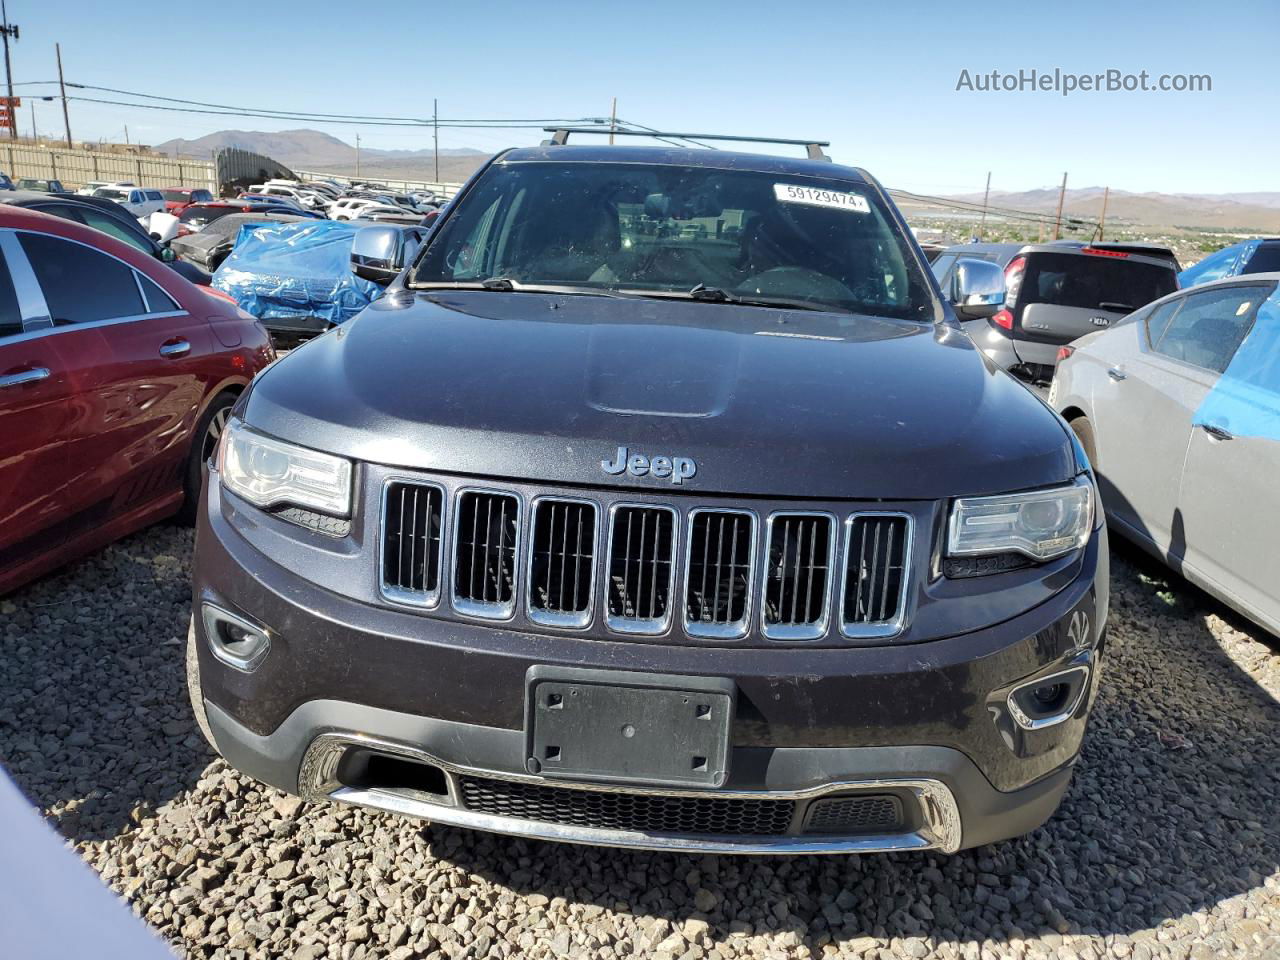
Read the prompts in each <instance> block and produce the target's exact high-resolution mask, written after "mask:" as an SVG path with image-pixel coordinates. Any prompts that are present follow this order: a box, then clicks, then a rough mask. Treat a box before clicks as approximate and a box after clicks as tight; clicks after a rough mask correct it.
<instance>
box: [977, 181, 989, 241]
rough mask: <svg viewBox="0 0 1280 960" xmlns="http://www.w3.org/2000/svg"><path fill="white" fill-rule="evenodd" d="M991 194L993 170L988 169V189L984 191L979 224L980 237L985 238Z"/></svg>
mask: <svg viewBox="0 0 1280 960" xmlns="http://www.w3.org/2000/svg"><path fill="white" fill-rule="evenodd" d="M990 196H991V171H990V170H988V171H987V189H985V190H983V191H982V221H981V222H980V223H979V224H978V239H979V240H982V239H984V238H985V234H986V229H987V198H988V197H990Z"/></svg>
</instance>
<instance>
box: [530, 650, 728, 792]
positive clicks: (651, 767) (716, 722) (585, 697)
mask: <svg viewBox="0 0 1280 960" xmlns="http://www.w3.org/2000/svg"><path fill="white" fill-rule="evenodd" d="M735 693H736V686H735V684H734V683H733V681H732V680H729V679H727V678H724V677H683V676H674V675H668V674H654V673H633V672H630V671H622V670H591V669H585V668H579V667H548V666H541V665H540V666H534V667H531V668H530V669H529V672H528V675H527V677H526V691H525V765H526V769H527V770H528V771H529V772H530V773H535V774H538V775H540V776H543V777H549V778H553V779H571V780H581V781H598V782H606V783H629V784H638V785H639V784H643V785H647V786H673V787H721V786H723V785H724V783H725V781H726V780H727V779H728V776H729V731H730V729H731V727H732V724H733V712H734V700H735Z"/></svg>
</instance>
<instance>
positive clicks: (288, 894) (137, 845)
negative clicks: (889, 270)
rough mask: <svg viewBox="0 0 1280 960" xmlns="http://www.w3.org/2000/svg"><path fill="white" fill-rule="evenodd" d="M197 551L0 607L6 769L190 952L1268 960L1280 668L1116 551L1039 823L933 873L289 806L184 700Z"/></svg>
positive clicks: (917, 861) (1248, 632)
mask: <svg viewBox="0 0 1280 960" xmlns="http://www.w3.org/2000/svg"><path fill="white" fill-rule="evenodd" d="M190 546H191V540H190V533H189V532H188V531H185V530H180V529H177V528H174V527H169V526H161V527H157V528H155V529H153V530H150V531H148V532H147V533H144V534H141V535H139V536H136V537H133V538H131V539H130V540H127V541H125V542H123V543H121V544H118V545H116V546H114V547H111V548H109V549H107V550H105V551H103V552H102V553H100V554H99V555H98V556H96V557H94V558H91V559H89V560H87V561H85V562H83V563H80V564H78V565H76V566H75V567H73V568H71V569H69V570H67V571H65V572H63V573H61V574H59V575H57V576H53V577H50V578H48V579H46V580H44V581H42V582H40V583H38V584H35V585H33V586H31V587H29V588H27V589H25V590H22V591H20V592H18V593H17V594H16V595H13V596H10V597H9V598H7V599H5V600H0V663H3V666H4V669H3V670H0V760H2V761H3V762H4V763H5V764H6V765H7V767H8V769H9V770H10V772H11V773H12V774H13V776H14V777H15V779H16V780H17V781H18V784H19V786H21V787H22V788H23V789H24V790H25V791H26V793H27V794H28V796H29V797H31V798H32V799H33V801H34V802H35V803H37V804H38V805H39V806H40V807H42V808H43V810H44V811H45V814H46V815H47V816H48V818H49V819H50V820H51V821H52V822H53V823H54V824H55V825H56V826H57V828H58V829H59V830H60V831H61V832H62V833H63V834H64V835H65V836H66V837H67V838H68V840H69V841H70V842H71V843H72V844H73V845H74V846H75V848H76V849H77V850H78V851H79V852H80V853H81V854H82V856H83V857H84V858H85V859H86V860H87V861H88V862H89V863H90V864H92V865H93V866H94V868H95V869H96V870H97V871H98V872H99V873H100V874H101V875H102V878H103V879H104V880H105V881H106V882H107V883H109V884H110V885H111V887H112V888H114V889H115V890H117V891H118V892H119V893H120V894H122V895H123V896H125V897H126V898H127V899H128V900H129V901H130V902H131V903H132V904H133V905H134V907H135V909H136V910H137V911H138V912H139V913H140V914H141V915H142V916H144V917H145V918H146V919H147V920H148V921H149V922H150V923H151V924H152V925H153V926H154V927H155V928H157V929H158V930H159V931H160V932H161V933H162V934H163V936H164V937H165V938H167V939H168V940H169V941H170V942H171V943H172V944H173V945H174V946H175V948H176V949H177V950H178V951H179V952H180V953H185V954H186V955H187V956H190V957H229V958H246V957H255V958H256V957H299V958H313V957H329V958H341V960H351V958H360V957H391V958H396V960H404V958H409V957H430V958H450V960H453V958H463V957H485V956H491V957H526V956H527V957H534V958H538V957H553V958H554V957H579V956H581V957H593V958H594V957H602V958H612V957H627V956H637V957H657V958H662V960H675V958H682V960H698V958H705V960H724V958H730V957H766V958H799V957H837V956H838V957H855V956H857V957H911V958H923V957H931V956H938V957H966V958H977V957H982V958H988V957H1045V956H1058V957H1078V958H1096V957H1110V956H1114V957H1131V958H1133V960H1148V958H1151V957H1192V958H1195V960H1208V958H1211V957H1265V956H1271V957H1280V791H1278V790H1277V777H1278V776H1280V747H1278V746H1277V743H1278V741H1280V737H1277V734H1278V733H1280V708H1278V707H1277V702H1276V696H1277V693H1280V657H1277V656H1276V654H1275V653H1274V652H1273V650H1272V649H1271V648H1270V647H1268V646H1267V645H1265V644H1264V642H1262V641H1263V639H1264V638H1265V635H1264V634H1262V633H1261V632H1260V631H1258V630H1256V629H1254V628H1251V627H1249V626H1247V625H1245V624H1243V623H1242V622H1241V621H1239V620H1238V619H1236V618H1234V617H1229V616H1226V615H1224V614H1223V612H1222V611H1221V609H1220V608H1219V607H1217V606H1216V605H1214V604H1212V603H1211V602H1210V601H1208V600H1207V599H1205V598H1204V596H1203V595H1202V594H1200V593H1199V592H1198V591H1195V590H1194V589H1192V588H1190V587H1188V586H1187V585H1186V584H1184V583H1182V582H1181V581H1176V580H1175V581H1173V582H1170V580H1171V578H1168V577H1166V575H1165V574H1164V573H1163V572H1162V570H1161V568H1159V567H1155V566H1152V565H1150V564H1148V563H1147V562H1145V561H1144V560H1142V559H1140V558H1139V557H1137V556H1136V555H1135V554H1133V553H1132V552H1131V551H1128V550H1126V549H1124V548H1121V549H1120V550H1118V551H1117V554H1118V555H1117V558H1116V563H1115V568H1114V573H1113V575H1114V582H1113V584H1112V588H1113V594H1112V596H1113V606H1112V612H1111V640H1110V646H1109V660H1108V663H1107V669H1106V673H1105V685H1104V689H1103V692H1102V695H1101V697H1100V700H1099V704H1098V709H1097V712H1096V713H1095V715H1094V721H1093V725H1092V730H1091V733H1090V736H1089V738H1088V742H1087V746H1086V749H1085V751H1084V756H1083V759H1082V761H1081V763H1080V765H1079V767H1078V769H1077V773H1076V776H1075V780H1074V784H1073V786H1072V788H1071V790H1070V793H1069V795H1068V797H1067V799H1066V802H1065V803H1064V805H1063V807H1062V809H1061V810H1060V811H1059V813H1058V814H1057V816H1056V817H1054V818H1053V820H1051V821H1050V823H1049V824H1048V825H1047V826H1046V827H1044V828H1043V829H1041V830H1039V831H1037V832H1036V833H1035V834H1033V835H1031V836H1030V837H1027V838H1023V839H1021V840H1018V841H1014V842H1010V843H1005V844H1000V845H998V846H994V847H987V848H983V849H980V850H976V851H970V852H966V853H963V854H960V855H957V856H954V857H944V856H934V855H910V856H908V855H884V856H859V857H831V858H803V859H792V860H784V859H740V858H732V857H700V858H690V857H682V856H667V855H656V854H639V853H629V852H625V851H616V850H597V849H589V848H577V847H568V846H556V845H551V844H543V843H536V842H523V841H519V840H511V839H504V838H499V837H494V836H488V835H485V834H479V833H470V832H466V831H462V830H454V829H447V828H430V827H426V826H424V825H423V824H421V823H416V822H413V821H409V820H405V819H400V818H396V817H392V816H385V815H381V814H374V813H365V812H361V811H356V810H352V809H347V808H341V807H337V806H331V805H322V804H307V805H301V804H300V803H299V802H298V801H297V800H294V799H292V798H289V797H286V796H284V795H283V794H280V793H277V792H275V791H273V790H270V789H267V788H264V787H260V786H258V785H256V784H254V783H253V782H251V781H249V780H247V779H245V778H243V777H241V776H239V775H237V774H235V773H234V772H232V771H231V770H229V769H228V768H227V767H226V766H225V765H224V764H223V763H222V762H220V761H217V760H215V759H214V758H213V757H212V756H211V755H210V753H209V751H208V750H207V748H206V747H205V746H204V744H203V742H202V741H201V740H200V739H199V736H198V734H197V733H196V732H195V729H194V726H193V722H192V719H191V716H190V714H189V712H188V707H187V702H186V694H185V691H184V689H183V647H182V641H183V639H184V638H185V636H186V623H187V615H188V608H189V593H188V585H187V576H188V561H189V556H190Z"/></svg>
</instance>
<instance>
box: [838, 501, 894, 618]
mask: <svg viewBox="0 0 1280 960" xmlns="http://www.w3.org/2000/svg"><path fill="white" fill-rule="evenodd" d="M910 554H911V520H910V518H908V517H906V516H903V515H901V514H891V513H878V514H877V513H863V514H855V515H854V516H853V517H851V518H850V519H849V544H848V556H847V557H846V559H845V564H846V566H845V585H844V611H843V612H844V622H843V625H842V627H843V630H844V632H845V634H846V635H848V636H851V637H858V636H885V635H888V634H893V633H896V632H897V631H898V629H899V628H900V626H901V620H902V613H903V610H902V606H903V603H904V597H905V587H906V583H907V564H908V561H909V559H910Z"/></svg>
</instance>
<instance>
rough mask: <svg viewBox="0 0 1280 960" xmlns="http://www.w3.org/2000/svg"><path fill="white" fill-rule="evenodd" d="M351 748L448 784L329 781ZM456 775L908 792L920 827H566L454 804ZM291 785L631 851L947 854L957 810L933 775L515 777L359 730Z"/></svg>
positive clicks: (333, 736) (429, 816) (695, 793)
mask: <svg viewBox="0 0 1280 960" xmlns="http://www.w3.org/2000/svg"><path fill="white" fill-rule="evenodd" d="M353 747H355V748H363V749H368V750H374V751H377V752H380V753H387V754H392V755H398V756H402V757H405V758H406V759H410V760H417V761H420V762H423V763H429V764H432V765H433V766H436V767H438V768H440V769H441V770H443V771H444V774H445V779H446V781H447V784H448V795H447V796H445V795H435V794H425V793H421V792H416V791H408V790H405V791H400V790H387V789H380V788H377V787H350V786H346V785H344V784H342V783H341V782H339V781H338V779H337V772H338V764H339V761H340V760H341V759H342V756H343V755H344V754H345V753H346V751H347V750H348V749H350V748H353ZM460 774H466V775H469V776H476V777H487V778H490V779H494V780H508V781H515V782H521V783H532V784H537V785H539V786H544V787H552V788H556V787H560V788H568V789H573V790H597V791H603V792H612V793H645V794H653V795H661V796H679V797H740V798H747V799H759V800H811V799H813V798H815V797H821V796H825V795H827V794H832V793H850V792H859V791H864V790H866V791H875V790H885V789H894V790H901V791H904V792H906V793H908V794H910V795H911V796H914V797H915V800H916V802H917V803H918V804H919V812H920V819H921V821H922V822H923V823H924V826H923V827H921V828H920V829H919V830H915V831H909V832H906V833H895V834H866V835H856V836H855V835H847V834H832V835H817V834H815V835H779V836H755V835H749V836H720V835H711V836H708V835H702V834H662V833H646V832H640V831H629V830H612V829H596V828H591V827H578V826H566V825H564V824H558V823H550V822H545V821H540V820H525V819H520V818H516V817H503V816H494V815H491V814H486V813H477V812H474V811H471V810H467V809H466V808H465V807H464V806H463V805H462V802H461V799H460V797H461V794H460V791H459V789H458V779H457V778H458V776H459V775H460ZM298 784H299V791H300V792H301V794H302V796H303V798H304V799H308V800H335V801H338V802H341V803H349V804H354V805H356V806H361V807H368V808H370V809H374V810H382V811H386V812H390V813H398V814H402V815H404V816H410V817H418V818H422V819H425V820H430V821H432V822H434V823H440V824H447V825H449V826H456V827H467V828H471V829H476V830H485V831H489V832H492V833H501V834H507V835H509V836H517V837H526V838H529V839H538V840H554V841H559V842H564V843H579V844H587V845H592V846H609V847H626V848H629V849H633V850H674V851H686V852H690V853H740V854H781V855H802V854H817V853H884V852H891V851H895V850H939V851H941V852H943V853H954V852H956V851H957V850H958V849H959V848H960V838H961V825H960V811H959V808H958V807H957V805H956V801H955V797H954V796H952V793H951V790H950V789H949V788H948V787H947V786H946V784H944V783H942V782H941V781H939V780H931V779H919V778H904V779H883V780H851V781H840V782H836V783H828V784H823V785H821V786H818V787H810V788H807V789H800V790H673V789H656V788H648V787H634V786H631V785H612V784H598V783H567V782H563V781H558V780H548V779H545V778H542V777H533V776H526V775H523V774H510V773H497V772H494V771H491V770H475V769H470V768H466V767H460V766H456V765H454V764H450V763H445V762H443V761H441V760H439V759H438V758H436V757H434V756H432V755H431V754H429V753H427V752H426V751H423V750H420V749H418V748H416V747H412V746H409V745H407V744H403V743H396V742H393V741H389V740H382V739H379V738H376V737H370V736H367V735H365V734H359V733H341V732H330V733H323V734H321V735H320V736H318V737H316V738H315V740H313V741H312V742H311V745H310V746H309V747H308V748H307V752H306V754H305V755H304V756H303V758H302V765H301V768H300V770H299V776H298Z"/></svg>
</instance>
